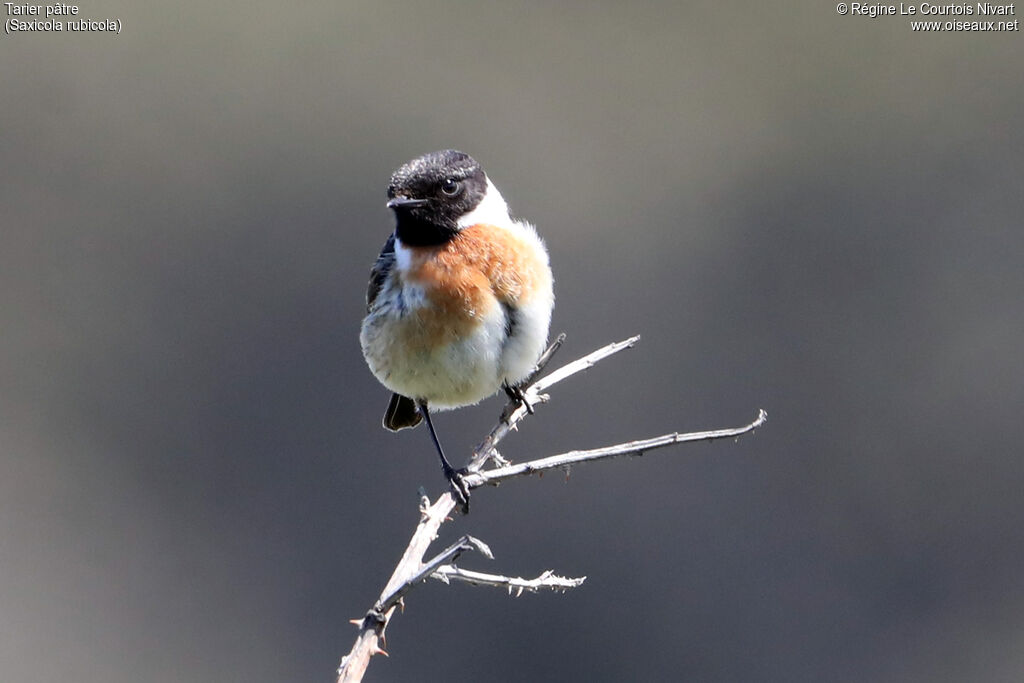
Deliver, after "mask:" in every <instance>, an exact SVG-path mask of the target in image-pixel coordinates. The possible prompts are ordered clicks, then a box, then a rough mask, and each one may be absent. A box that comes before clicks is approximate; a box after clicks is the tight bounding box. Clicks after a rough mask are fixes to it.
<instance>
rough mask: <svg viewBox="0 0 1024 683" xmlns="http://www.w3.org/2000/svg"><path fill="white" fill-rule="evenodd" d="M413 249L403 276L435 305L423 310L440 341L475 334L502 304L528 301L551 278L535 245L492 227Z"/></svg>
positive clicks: (428, 332)
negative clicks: (442, 242) (418, 287)
mask: <svg viewBox="0 0 1024 683" xmlns="http://www.w3.org/2000/svg"><path fill="white" fill-rule="evenodd" d="M409 249H410V251H411V252H412V258H411V259H410V264H409V268H408V270H406V271H405V273H404V276H405V278H406V280H407V281H408V282H409V283H410V284H415V285H419V286H420V287H422V288H423V291H424V294H425V296H426V297H427V300H428V301H429V302H430V304H431V305H430V306H429V307H427V308H422V309H419V311H418V314H419V315H420V316H421V320H420V322H421V324H422V325H423V332H424V334H425V336H426V337H428V338H430V340H431V342H433V343H435V344H436V343H439V342H441V343H444V342H449V341H453V340H455V339H458V338H460V337H463V336H466V335H468V334H470V333H471V332H472V331H473V329H474V328H475V327H476V326H478V325H480V324H481V322H482V320H483V318H484V317H485V316H487V315H489V314H494V312H495V308H496V307H497V306H499V305H500V304H501V303H505V304H508V305H513V306H514V305H516V304H517V303H518V302H520V301H525V300H527V299H529V298H530V297H531V296H532V294H533V292H534V291H535V290H536V289H537V288H538V287H541V286H543V283H544V282H545V281H546V277H547V275H546V273H547V269H546V268H545V266H544V263H543V261H542V260H541V257H540V256H539V255H538V254H537V253H536V246H534V245H533V244H532V243H530V242H527V241H526V240H523V239H521V238H520V237H518V236H517V235H515V234H514V233H512V232H510V231H508V230H505V229H503V228H500V227H495V226H492V225H483V224H478V225H473V226H471V227H468V228H466V229H464V230H462V231H461V232H460V233H459V234H458V235H456V236H455V237H454V238H452V239H451V240H450V241H448V242H447V243H446V244H443V245H440V246H436V247H411V248H409Z"/></svg>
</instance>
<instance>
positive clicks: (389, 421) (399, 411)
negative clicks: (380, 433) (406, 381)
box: [384, 394, 423, 432]
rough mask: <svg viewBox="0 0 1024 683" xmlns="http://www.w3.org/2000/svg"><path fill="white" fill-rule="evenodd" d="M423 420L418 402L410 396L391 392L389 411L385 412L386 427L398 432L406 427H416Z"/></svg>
mask: <svg viewBox="0 0 1024 683" xmlns="http://www.w3.org/2000/svg"><path fill="white" fill-rule="evenodd" d="M422 420H423V416H422V415H421V414H420V410H419V408H417V407H416V402H415V401H413V400H412V399H411V398H409V397H408V396H402V395H401V394H391V402H390V403H388V409H387V412H385V413H384V429H390V430H391V431H393V432H397V431H398V430H399V429H405V428H406V427H415V426H416V425H418V424H419V423H420V422H421V421H422Z"/></svg>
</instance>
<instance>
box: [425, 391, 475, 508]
mask: <svg viewBox="0 0 1024 683" xmlns="http://www.w3.org/2000/svg"><path fill="white" fill-rule="evenodd" d="M416 405H417V407H419V409H420V412H421V413H422V414H423V419H424V420H426V421H427V428H428V429H429V430H430V438H431V439H433V441H434V446H435V447H436V448H437V454H438V455H439V456H441V469H442V470H444V476H445V478H447V479H448V483H449V484H450V485H451V487H452V492H453V493H454V494H455V499H456V501H457V502H458V503H459V508H460V509H461V510H462V514H465V515H468V514H469V488H467V487H466V482H464V481H463V480H462V472H460V471H459V470H457V469H455V468H454V467H452V465H451V463H450V462H448V458H446V457H444V449H443V448H441V442H440V441H439V440H438V438H437V432H435V431H434V423H433V421H431V419H430V411H429V410H428V409H427V402H426V401H417V402H416Z"/></svg>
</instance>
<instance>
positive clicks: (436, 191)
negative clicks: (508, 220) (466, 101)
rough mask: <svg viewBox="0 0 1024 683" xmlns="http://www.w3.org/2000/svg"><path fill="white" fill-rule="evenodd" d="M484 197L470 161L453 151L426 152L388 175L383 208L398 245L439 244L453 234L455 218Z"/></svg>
mask: <svg viewBox="0 0 1024 683" xmlns="http://www.w3.org/2000/svg"><path fill="white" fill-rule="evenodd" d="M486 194H487V176H486V175H484V170H483V169H482V168H480V164H478V163H477V162H476V160H474V159H473V157H471V156H469V155H468V154H464V153H462V152H457V151H455V150H454V149H446V150H442V151H440V152H431V153H430V154H424V155H423V156H421V157H419V158H417V159H413V160H412V161H410V162H408V163H406V164H404V165H403V166H402V167H401V168H399V169H398V170H397V171H395V172H394V174H393V175H392V176H391V183H390V184H389V185H388V199H389V200H390V201H389V202H388V208H390V209H392V210H393V211H394V212H395V219H396V227H395V232H396V234H397V235H398V239H400V240H401V241H402V243H403V244H408V245H410V246H427V245H432V244H443V243H444V242H447V241H448V240H450V239H451V238H452V237H454V236H455V235H456V234H458V232H459V225H458V221H459V218H461V217H462V216H464V215H466V214H467V213H469V212H470V211H472V210H473V209H475V208H476V207H477V206H478V205H479V204H480V202H481V201H482V200H483V198H484V196H485V195H486Z"/></svg>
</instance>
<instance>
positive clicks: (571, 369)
mask: <svg viewBox="0 0 1024 683" xmlns="http://www.w3.org/2000/svg"><path fill="white" fill-rule="evenodd" d="M564 339H565V335H560V336H559V337H558V339H556V340H555V342H554V343H553V344H552V345H551V346H550V347H549V348H548V350H547V351H545V352H544V354H543V355H542V356H541V358H540V360H539V361H538V362H537V367H536V369H535V370H534V372H533V373H532V374H531V376H530V377H529V378H528V379H527V380H526V382H525V383H524V384H525V385H526V386H525V388H524V389H523V392H522V393H523V398H524V401H525V403H524V402H520V401H518V400H510V401H509V402H508V404H507V405H506V406H505V409H504V410H503V412H502V414H501V418H500V419H499V420H498V423H497V424H496V425H495V426H494V428H493V429H492V430H491V432H490V433H489V434H488V435H487V436H486V437H485V438H484V440H483V441H482V442H481V443H480V445H479V446H477V447H476V449H475V450H474V451H473V455H472V457H471V458H470V460H469V463H468V465H467V466H466V471H467V473H466V475H465V481H466V484H467V485H468V486H469V487H471V488H476V487H480V486H483V485H484V484H493V485H497V484H498V483H499V482H501V481H505V480H506V479H511V478H514V477H520V476H525V475H528V474H532V473H534V472H542V471H545V470H550V469H563V470H566V471H568V469H569V467H571V466H572V465H574V464H577V463H582V462H589V461H593V460H600V459H609V458H615V457H619V456H623V455H642V454H643V453H644V452H646V451H649V450H653V449H655V448H662V447H665V446H670V445H673V444H678V443H684V442H688V441H711V440H715V439H724V438H729V437H738V436H740V435H741V434H746V433H749V432H752V431H753V430H754V429H755V428H757V427H759V426H761V425H762V424H764V423H765V420H766V419H767V414H766V413H765V412H764V411H763V410H762V411H760V413H759V414H758V417H757V419H756V420H754V421H753V422H752V423H750V424H748V425H746V426H744V427H737V428H733V429H721V430H716V431H707V432H690V433H686V434H679V433H675V434H666V435H664V436H659V437H655V438H653V439H644V440H640V441H631V442H628V443H623V444H618V445H615V446H607V447H604V448H596V449H592V450H586V451H570V452H568V453H563V454H561V455H553V456H551V457H547V458H540V459H537V460H531V461H529V462H525V463H520V464H518V465H512V464H507V462H506V461H505V460H504V459H503V458H501V457H500V455H499V454H498V452H497V446H498V444H499V443H500V442H501V440H502V439H504V438H505V437H506V436H507V435H508V433H509V432H510V431H512V430H513V429H515V427H516V425H517V424H518V423H519V421H520V420H522V419H523V418H524V417H526V415H528V414H529V413H530V412H531V410H530V408H529V407H528V405H526V404H529V406H532V405H535V404H538V403H543V402H545V401H547V399H548V397H547V395H545V394H544V393H543V392H544V391H545V390H546V389H548V388H550V387H552V386H554V385H555V384H557V383H558V382H560V381H562V380H564V379H566V378H568V377H571V376H572V375H574V374H576V373H578V372H582V371H583V370H587V369H588V368H591V367H593V366H594V365H595V364H597V363H598V362H600V361H601V360H603V359H604V358H607V357H608V356H611V355H612V354H615V353H618V352H619V351H622V350H624V349H628V348H631V347H632V346H633V345H635V344H636V343H637V341H639V339H640V337H638V336H637V337H631V338H630V339H626V340H624V341H621V342H616V343H613V344H608V345H607V346H604V347H602V348H600V349H598V350H596V351H594V352H592V353H590V354H588V355H586V356H584V357H583V358H580V359H578V360H575V361H573V362H571V363H568V364H566V365H564V366H563V367H561V368H559V369H557V370H555V371H554V372H552V373H550V374H549V375H546V376H545V377H543V378H541V379H537V377H538V375H540V373H541V372H543V370H544V368H545V367H546V366H547V364H548V362H549V361H550V360H551V357H552V356H553V355H554V353H555V351H557V350H558V348H559V346H561V344H562V342H563V341H564ZM491 459H493V460H494V461H495V462H498V463H501V466H499V467H495V468H492V469H488V470H485V469H483V468H484V466H485V465H486V464H487V462H488V461H489V460H491ZM454 508H455V499H454V498H453V497H452V494H451V493H450V492H447V493H444V494H442V495H441V496H440V497H439V498H438V499H437V501H435V502H434V503H432V504H431V503H430V500H429V499H428V498H427V497H426V496H425V495H424V496H423V497H422V499H421V503H420V521H419V523H418V524H417V525H416V529H415V531H414V532H413V535H412V538H411V539H410V540H409V545H408V546H407V547H406V549H405V552H404V553H403V555H402V558H401V560H399V562H398V565H397V566H396V567H395V571H394V572H393V573H392V575H391V578H390V579H389V580H388V583H387V585H386V586H385V587H384V590H383V591H381V595H380V598H378V600H377V602H376V603H374V606H373V607H372V608H371V609H370V610H369V611H368V612H367V614H366V616H365V617H363V618H362V619H356V620H354V622H353V623H355V624H356V625H357V626H359V635H358V636H357V637H356V641H355V643H354V644H353V646H352V649H351V650H350V651H349V653H348V654H347V655H346V656H345V657H343V658H342V660H341V664H340V665H339V666H338V679H337V680H338V683H352V682H355V681H361V680H362V678H363V674H364V673H365V671H366V667H367V666H368V665H369V662H370V658H371V657H372V656H373V655H375V654H384V655H386V654H387V653H386V652H385V651H384V649H383V647H382V645H383V643H384V632H385V630H386V629H387V626H388V623H390V621H391V617H392V616H393V615H394V612H395V608H396V607H398V606H399V605H400V604H401V603H402V598H403V596H404V595H405V594H406V593H408V592H409V590H411V589H412V588H413V587H414V586H416V585H418V584H419V583H421V582H423V581H425V580H426V579H427V578H428V577H431V576H432V577H434V578H435V579H438V580H441V581H444V582H445V583H448V582H450V581H451V580H457V581H464V582H467V583H472V584H478V585H490V586H497V587H501V588H505V589H507V590H508V591H509V593H515V594H516V595H521V594H522V593H523V592H524V591H529V592H536V591H537V590H539V589H542V588H544V589H550V590H557V591H565V590H568V589H570V588H575V587H577V586H579V585H580V584H582V583H583V581H584V580H585V579H586V577H580V578H566V577H561V576H557V575H555V574H554V573H553V572H551V571H550V570H549V571H546V572H544V573H542V574H541V575H540V576H538V577H537V578H535V579H523V578H519V577H507V576H501V575H498V574H485V573H481V572H473V571H469V570H466V569H462V568H459V567H456V566H455V565H454V564H453V562H454V560H455V558H456V557H458V556H459V555H460V554H461V553H463V552H465V551H467V550H478V551H481V552H482V553H483V554H484V555H485V556H487V557H490V556H491V555H490V550H489V549H488V548H487V546H486V545H485V544H484V543H483V542H482V541H479V540H477V539H475V538H473V537H471V536H468V535H467V536H463V537H462V538H460V539H459V540H458V541H456V542H455V543H453V544H452V545H451V546H449V547H448V548H446V549H445V550H443V551H442V552H440V553H438V554H437V555H435V556H434V557H433V558H432V559H430V560H428V561H427V562H424V561H423V557H424V556H425V555H426V553H427V549H428V548H429V547H430V544H431V543H433V541H434V540H435V539H436V538H437V531H438V529H439V528H440V527H441V525H442V524H443V523H444V522H445V521H447V520H448V519H450V517H449V515H450V514H451V513H452V510H453V509H454Z"/></svg>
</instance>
